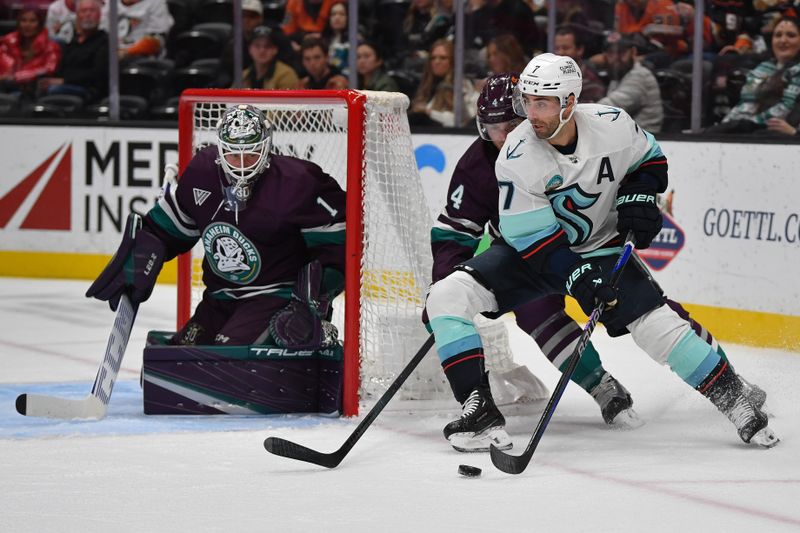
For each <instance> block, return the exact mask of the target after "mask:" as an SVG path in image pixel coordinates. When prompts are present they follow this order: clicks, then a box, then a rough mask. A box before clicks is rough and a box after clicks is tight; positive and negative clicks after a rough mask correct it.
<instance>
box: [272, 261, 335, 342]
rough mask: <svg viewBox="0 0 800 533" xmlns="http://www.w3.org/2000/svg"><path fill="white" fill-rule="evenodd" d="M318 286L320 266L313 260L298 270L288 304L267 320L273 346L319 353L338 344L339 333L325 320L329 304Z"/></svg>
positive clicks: (320, 277) (320, 283) (320, 282)
mask: <svg viewBox="0 0 800 533" xmlns="http://www.w3.org/2000/svg"><path fill="white" fill-rule="evenodd" d="M321 286H322V265H321V264H320V262H319V261H312V262H310V263H308V264H307V265H305V266H304V267H303V268H302V269H301V270H300V273H299V274H298V276H297V283H295V286H294V291H293V292H292V299H291V300H290V301H289V304H288V305H287V306H286V307H284V308H283V309H281V310H280V311H278V312H277V313H275V314H274V315H273V316H272V319H271V320H270V323H269V332H270V335H272V338H273V340H274V341H275V344H277V345H278V346H280V347H282V348H291V349H293V350H318V349H324V348H328V347H330V346H333V345H334V344H335V343H336V342H337V339H338V336H339V332H338V330H337V329H336V326H334V325H333V324H331V323H330V322H328V321H327V320H326V317H327V315H328V310H329V309H330V302H329V301H328V299H327V297H325V296H320V289H321Z"/></svg>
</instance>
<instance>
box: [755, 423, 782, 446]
mask: <svg viewBox="0 0 800 533" xmlns="http://www.w3.org/2000/svg"><path fill="white" fill-rule="evenodd" d="M780 441H781V439H779V438H778V436H777V435H775V432H774V431H772V429H770V428H769V427H765V428H763V429H761V430H759V431H758V432H757V433H756V434H755V435H753V436H752V437H751V438H750V443H751V444H758V445H759V446H761V447H763V448H772V447H773V446H775V445H776V444H778V443H779V442H780Z"/></svg>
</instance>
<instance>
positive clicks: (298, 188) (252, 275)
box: [145, 146, 345, 299]
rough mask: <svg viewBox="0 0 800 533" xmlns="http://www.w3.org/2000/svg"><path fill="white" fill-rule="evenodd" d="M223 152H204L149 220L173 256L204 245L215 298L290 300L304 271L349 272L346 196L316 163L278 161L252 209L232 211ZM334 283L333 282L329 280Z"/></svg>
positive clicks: (260, 184) (257, 187) (261, 182)
mask: <svg viewBox="0 0 800 533" xmlns="http://www.w3.org/2000/svg"><path fill="white" fill-rule="evenodd" d="M217 157H218V154H217V148H216V146H209V147H206V148H203V149H202V150H200V151H199V152H198V153H197V154H196V155H195V156H194V157H193V158H192V160H191V162H190V163H189V166H188V167H187V168H186V170H185V171H184V173H183V175H182V176H181V178H180V182H179V185H178V186H177V187H173V186H167V188H166V189H165V190H164V194H163V195H162V197H161V198H160V199H159V201H158V202H157V204H156V206H155V207H153V209H151V210H150V212H149V213H148V214H147V216H146V217H145V224H146V226H147V228H148V229H149V230H150V231H152V232H153V233H155V234H156V235H158V237H159V238H161V239H162V240H163V241H164V242H165V243H166V245H167V247H168V250H169V252H170V257H171V256H175V255H177V254H179V253H182V252H185V251H187V250H189V249H191V248H192V246H193V245H194V244H195V243H196V242H197V241H198V239H200V240H202V243H203V248H204V250H205V254H204V259H203V282H204V283H205V285H206V288H207V291H208V293H209V294H210V296H212V297H214V298H220V299H239V298H247V297H252V296H255V295H261V294H277V295H285V296H287V297H288V295H289V294H290V291H291V288H292V287H293V286H294V283H295V280H296V278H297V272H298V271H299V269H300V267H302V266H303V265H305V264H306V263H308V262H309V261H311V260H313V259H318V260H319V261H320V262H321V263H322V265H323V266H324V267H326V273H328V274H330V273H331V271H330V269H334V270H335V271H338V273H339V276H338V278H339V281H340V280H341V273H343V272H344V260H345V253H344V230H345V192H344V191H343V190H342V189H341V187H340V186H339V184H338V183H337V182H336V180H334V179H333V178H332V177H331V176H329V175H327V174H325V173H324V172H323V171H322V169H321V168H320V167H319V166H317V165H316V164H314V163H311V162H308V161H303V160H301V159H297V158H294V157H289V156H281V155H272V156H270V164H269V166H268V167H267V168H266V169H265V170H264V172H263V173H262V175H261V176H260V177H259V178H258V179H257V181H256V182H255V184H254V185H253V191H252V195H251V197H250V199H249V200H248V201H247V205H246V206H245V207H244V209H242V208H241V207H240V208H239V209H238V212H236V211H234V210H233V208H229V206H228V203H227V202H226V200H225V194H224V186H225V185H227V180H226V178H225V176H224V174H223V171H222V169H221V167H220V166H219V165H218V164H217V163H216V160H217ZM329 279H330V278H329Z"/></svg>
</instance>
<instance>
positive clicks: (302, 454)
mask: <svg viewBox="0 0 800 533" xmlns="http://www.w3.org/2000/svg"><path fill="white" fill-rule="evenodd" d="M264 448H266V450H267V451H268V452H269V453H271V454H273V455H279V456H281V457H287V458H289V459H296V460H298V461H305V462H306V463H313V464H315V465H319V466H324V467H325V468H336V467H337V466H338V465H339V463H341V462H342V459H343V458H344V455H343V454H340V453H337V452H334V453H321V452H318V451H316V450H312V449H311V448H306V447H305V446H302V445H300V444H297V443H294V442H292V441H288V440H285V439H281V438H278V437H267V439H266V440H265V441H264Z"/></svg>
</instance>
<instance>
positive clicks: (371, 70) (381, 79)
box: [356, 42, 399, 92]
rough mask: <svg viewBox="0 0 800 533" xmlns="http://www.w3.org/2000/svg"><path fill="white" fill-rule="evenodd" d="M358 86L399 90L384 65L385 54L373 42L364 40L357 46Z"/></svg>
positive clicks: (366, 89) (382, 89) (361, 87)
mask: <svg viewBox="0 0 800 533" xmlns="http://www.w3.org/2000/svg"><path fill="white" fill-rule="evenodd" d="M356 70H357V71H358V88H359V89H363V90H365V91H391V92H396V91H398V90H399V89H398V87H397V82H395V81H394V80H393V79H392V77H391V76H389V74H387V73H386V70H385V69H384V67H383V54H382V53H381V51H380V50H379V48H378V46H377V45H375V44H373V43H368V42H362V43H361V44H359V45H358V48H356Z"/></svg>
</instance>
